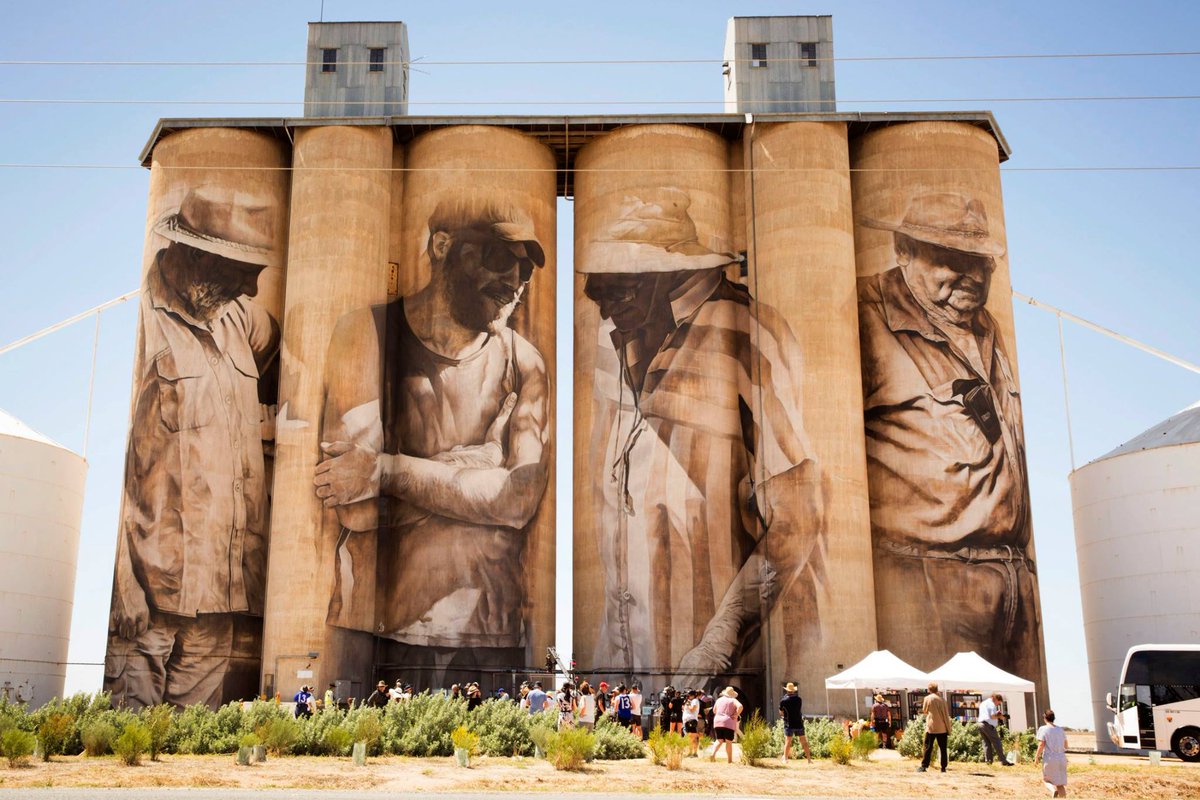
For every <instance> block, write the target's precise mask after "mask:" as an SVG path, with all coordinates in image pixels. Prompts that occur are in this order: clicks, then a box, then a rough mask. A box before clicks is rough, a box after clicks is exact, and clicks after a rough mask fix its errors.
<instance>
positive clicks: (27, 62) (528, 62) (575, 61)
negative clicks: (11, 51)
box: [0, 50, 1200, 67]
mask: <svg viewBox="0 0 1200 800" xmlns="http://www.w3.org/2000/svg"><path fill="white" fill-rule="evenodd" d="M1188 56H1200V51H1197V50H1163V51H1138V52H1109V53H984V54H977V55H970V54H958V55H899V56H818V57H814V58H771V59H769V60H768V63H776V64H787V63H804V64H813V63H821V62H832V63H838V62H841V63H874V62H888V61H1036V60H1066V59H1089V58H1175V57H1188ZM761 60H762V59H752V58H735V59H729V58H570V59H453V60H425V59H421V58H414V59H410V60H408V61H384V62H382V63H383V64H388V65H401V66H406V67H407V66H412V65H414V64H420V65H422V66H437V67H443V66H446V67H449V66H456V67H457V66H464V67H475V66H486V67H500V66H547V67H551V66H553V67H557V66H573V65H581V66H597V65H631V66H645V65H653V64H710V65H716V64H730V63H736V64H744V63H750V62H752V61H761ZM371 63H372V62H370V61H339V62H338V65H339V66H364V65H369V64H371ZM373 63H375V64H379V63H380V62H373ZM323 64H324V62H323V61H166V60H147V61H129V60H99V59H93V60H67V59H3V60H0V66H22V67H50V66H55V67H313V66H322V65H323Z"/></svg>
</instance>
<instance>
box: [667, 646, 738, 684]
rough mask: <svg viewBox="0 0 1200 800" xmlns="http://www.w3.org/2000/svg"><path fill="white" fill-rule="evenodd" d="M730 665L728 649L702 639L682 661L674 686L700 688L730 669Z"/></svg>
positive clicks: (676, 670) (673, 682)
mask: <svg viewBox="0 0 1200 800" xmlns="http://www.w3.org/2000/svg"><path fill="white" fill-rule="evenodd" d="M729 663H730V653H729V652H728V648H725V647H721V646H719V645H714V644H713V643H712V642H708V641H705V640H704V639H701V640H700V643H699V644H698V645H696V646H695V647H693V648H692V649H691V650H689V651H688V652H687V653H685V654H684V656H683V658H682V659H680V661H679V666H678V667H676V668H675V676H674V680H673V681H672V685H674V686H699V685H701V684H703V683H706V682H707V681H709V680H710V679H712V678H713V677H715V676H717V675H720V674H721V673H722V672H724V671H725V670H727V669H729Z"/></svg>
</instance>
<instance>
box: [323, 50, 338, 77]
mask: <svg viewBox="0 0 1200 800" xmlns="http://www.w3.org/2000/svg"><path fill="white" fill-rule="evenodd" d="M321 72H337V48H336V47H323V48H321Z"/></svg>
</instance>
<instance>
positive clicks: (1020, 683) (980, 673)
mask: <svg viewBox="0 0 1200 800" xmlns="http://www.w3.org/2000/svg"><path fill="white" fill-rule="evenodd" d="M929 680H931V681H933V682H934V683H936V684H938V685H939V686H941V687H942V688H943V689H978V690H979V691H981V692H1032V691H1033V688H1034V687H1033V682H1032V681H1027V680H1025V679H1024V678H1019V677H1017V676H1016V675H1013V674H1012V673H1009V672H1005V671H1004V670H1002V669H1000V668H999V667H997V666H995V665H994V664H992V663H990V662H988V661H986V660H985V659H984V658H983V657H982V656H980V655H979V654H978V653H976V652H975V651H974V650H972V651H971V652H969V653H957V654H956V655H955V656H954V658H952V659H950V660H949V661H947V662H946V663H945V664H942V665H941V666H940V667H938V668H937V669H935V670H933V671H932V672H930V673H929Z"/></svg>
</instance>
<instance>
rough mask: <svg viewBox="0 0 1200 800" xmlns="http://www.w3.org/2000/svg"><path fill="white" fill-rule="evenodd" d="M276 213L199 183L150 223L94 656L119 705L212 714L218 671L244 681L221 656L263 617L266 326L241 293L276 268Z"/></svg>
mask: <svg viewBox="0 0 1200 800" xmlns="http://www.w3.org/2000/svg"><path fill="white" fill-rule="evenodd" d="M276 212H277V209H276V208H275V207H274V206H273V204H272V202H271V201H270V200H269V199H267V198H264V197H259V196H256V195H253V194H250V193H244V192H235V191H232V190H228V189H223V188H219V187H213V186H200V187H196V188H194V189H192V190H191V191H189V192H188V194H187V195H186V196H185V197H184V198H183V201H182V203H181V204H180V206H179V208H178V209H177V210H173V211H171V212H170V213H168V214H166V215H165V216H163V217H162V218H161V219H160V220H159V221H158V223H157V224H156V225H155V227H154V231H155V233H157V234H158V235H160V236H162V237H163V238H164V239H166V240H167V242H168V244H167V246H166V247H165V248H163V249H162V250H160V251H159V252H158V254H157V256H156V258H155V260H154V263H153V265H152V266H151V267H150V270H149V272H148V273H147V276H146V281H145V285H144V287H143V291H142V297H141V316H140V320H139V331H138V354H137V359H136V362H135V363H136V364H137V365H138V368H139V369H140V373H139V374H138V375H137V376H136V378H135V383H134V400H133V403H134V405H133V420H132V424H131V427H130V432H129V449H128V452H127V454H126V458H125V492H124V498H123V504H122V513H121V528H120V530H119V531H118V535H117V561H116V575H115V579H114V581H113V599H112V611H111V616H110V627H109V645H108V656H107V658H106V660H105V689H107V690H109V691H111V692H112V694H113V702H114V703H116V704H118V705H120V704H124V705H127V706H131V707H134V708H137V707H141V706H149V705H156V704H158V703H164V702H165V703H172V704H174V705H177V706H186V705H191V704H193V703H207V704H208V705H210V706H216V705H218V704H220V703H223V702H225V701H226V700H228V699H230V698H227V697H224V693H225V692H224V689H223V684H224V682H225V679H226V677H227V675H228V674H229V673H230V671H231V670H232V669H237V670H238V671H239V672H243V673H245V672H250V673H256V672H257V670H256V669H255V668H254V665H253V664H234V663H232V660H233V654H234V652H235V645H234V636H235V619H234V617H235V615H239V614H241V615H248V616H251V617H256V616H261V615H262V612H263V593H264V590H265V582H266V560H267V543H266V537H267V530H268V528H267V518H268V506H267V487H266V476H265V468H264V459H263V429H264V425H263V422H264V415H263V412H262V406H261V405H260V403H259V391H258V383H259V376H260V374H261V373H262V371H263V370H264V369H265V368H266V366H267V364H269V363H270V362H271V360H272V359H273V358H274V357H275V353H276V349H277V346H278V342H279V327H278V325H277V324H276V322H275V320H274V319H272V318H271V316H270V315H269V314H268V313H267V312H266V311H265V310H264V309H263V308H262V307H261V306H259V305H257V304H255V303H254V302H253V301H252V300H251V299H250V298H252V297H254V295H255V294H257V291H258V277H259V274H260V273H261V272H262V270H263V269H264V268H266V267H267V266H271V265H278V257H277V254H276V253H275V251H274V249H273V247H274V242H275V235H276V229H275V225H276V216H277V214H276ZM254 635H255V636H257V634H254ZM255 677H256V676H255ZM251 690H253V687H251Z"/></svg>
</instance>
